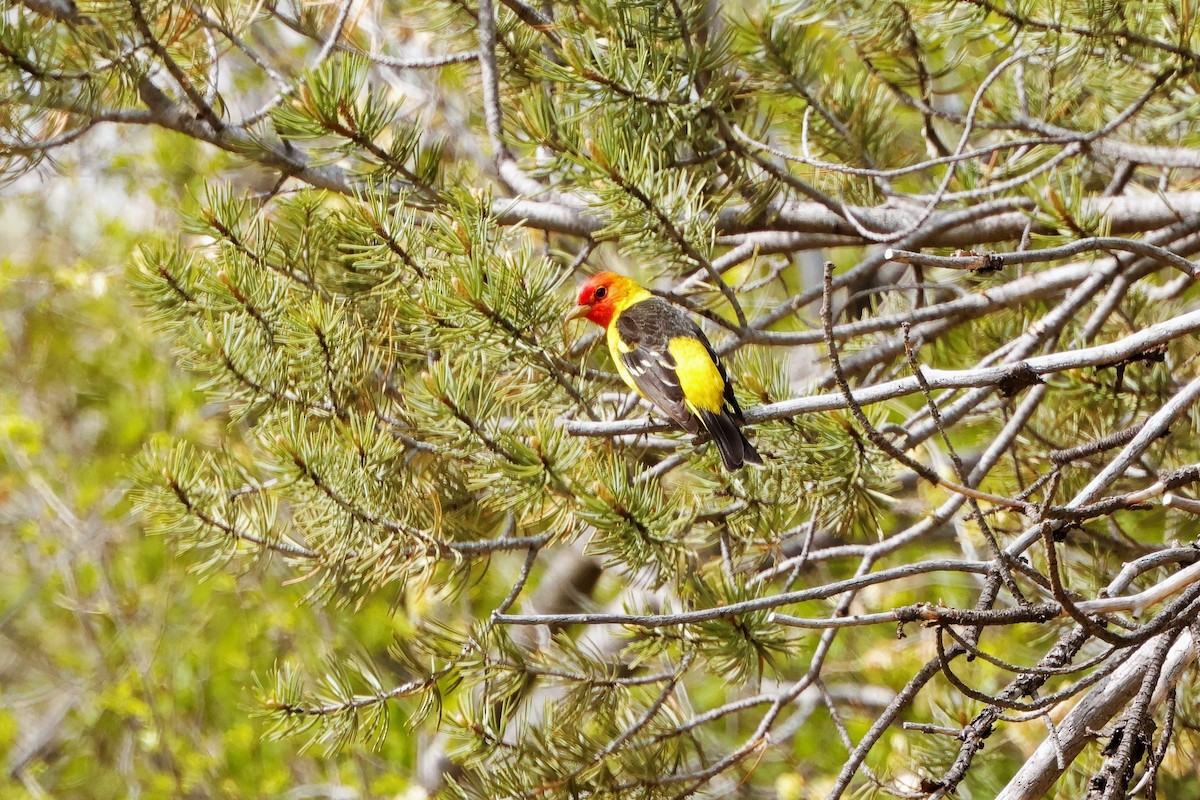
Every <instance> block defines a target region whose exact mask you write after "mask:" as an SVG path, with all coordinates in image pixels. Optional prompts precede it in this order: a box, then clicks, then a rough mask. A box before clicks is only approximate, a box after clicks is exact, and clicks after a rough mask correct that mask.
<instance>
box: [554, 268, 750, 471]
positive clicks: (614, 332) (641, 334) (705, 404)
mask: <svg viewBox="0 0 1200 800" xmlns="http://www.w3.org/2000/svg"><path fill="white" fill-rule="evenodd" d="M577 302H578V305H579V307H578V308H576V309H574V310H573V311H571V313H570V314H568V315H567V320H572V319H580V318H586V319H589V320H591V321H592V322H594V323H596V324H597V325H599V326H600V327H602V328H604V330H605V332H606V334H607V338H608V350H609V352H610V353H612V359H613V361H614V362H615V363H616V365H617V372H618V373H620V375H621V377H622V378H623V379H624V380H625V382H626V383H627V384H629V386H630V387H631V388H632V389H633V390H634V391H636V392H637V393H638V394H640V395H641V396H642V397H644V398H646V399H647V400H649V401H650V402H651V403H653V404H654V405H656V406H658V407H659V408H660V409H662V410H663V411H664V412H666V414H667V416H669V417H670V418H671V419H673V420H675V421H676V422H677V423H679V425H680V426H682V427H683V429H684V430H686V431H687V432H689V433H699V432H700V429H701V428H703V429H704V430H706V431H708V435H709V436H711V437H712V440H713V441H714V442H716V444H717V450H718V451H720V453H721V461H722V462H724V464H725V469H727V470H735V469H738V468H740V467H741V466H742V464H743V463H746V462H749V463H751V464H762V457H761V456H759V454H758V451H757V450H755V449H754V445H752V444H750V442H749V441H748V440H747V439H746V437H745V436H743V435H742V432H741V430H740V428H741V426H742V425H743V424H744V423H745V420H744V419H743V418H742V410H741V408H739V407H738V402H737V399H736V398H735V397H734V396H733V385H732V384H731V382H730V380H729V376H728V375H727V374H726V372H725V368H724V367H723V366H722V365H721V361H720V359H718V358H717V354H716V353H715V352H713V348H712V345H711V344H709V341H708V338H707V337H706V336H705V335H704V332H703V331H701V330H700V328H699V326H697V325H696V323H695V322H692V320H691V319H690V318H689V317H688V316H687V315H686V314H684V313H683V312H682V311H681V310H679V309H678V308H676V307H675V306H673V305H671V304H670V303H668V302H667V301H666V300H663V299H662V298H661V297H655V296H654V295H652V294H650V292H648V291H646V290H645V289H644V288H642V287H641V286H639V285H638V284H637V282H636V281H633V280H632V279H630V278H626V277H624V276H622V275H617V274H615V273H612V272H601V273H600V274H599V275H596V276H594V277H592V278H590V279H588V281H587V283H585V284H584V285H583V288H582V289H581V290H580V292H579V300H578V301H577Z"/></svg>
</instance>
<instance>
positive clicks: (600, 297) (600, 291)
mask: <svg viewBox="0 0 1200 800" xmlns="http://www.w3.org/2000/svg"><path fill="white" fill-rule="evenodd" d="M606 294H608V289H606V288H604V287H603V286H601V287H600V288H599V289H597V290H596V294H595V298H596V299H597V300H603V299H604V295H606Z"/></svg>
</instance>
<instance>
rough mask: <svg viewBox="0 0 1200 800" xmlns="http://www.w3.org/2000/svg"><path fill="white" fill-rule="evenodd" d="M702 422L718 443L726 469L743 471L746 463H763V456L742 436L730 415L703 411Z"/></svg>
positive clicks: (701, 413)
mask: <svg viewBox="0 0 1200 800" xmlns="http://www.w3.org/2000/svg"><path fill="white" fill-rule="evenodd" d="M700 421H701V422H702V423H704V428H705V430H707V431H708V434H709V436H711V437H712V440H713V441H714V442H716V445H717V450H718V451H719V452H720V453H721V461H722V462H724V464H725V469H727V470H729V471H730V472H733V471H734V470H735V469H741V466H742V464H744V463H750V464H759V465H761V464H762V463H763V462H762V456H760V455H759V454H758V451H757V450H755V449H754V445H752V444H750V440H749V439H747V438H746V437H745V436H744V435H742V431H741V430H740V429H739V428H738V425H737V423H736V422H735V421H734V420H733V417H731V416H730V415H729V414H727V413H725V412H723V411H722V412H720V413H716V414H714V413H713V412H711V411H701V412H700Z"/></svg>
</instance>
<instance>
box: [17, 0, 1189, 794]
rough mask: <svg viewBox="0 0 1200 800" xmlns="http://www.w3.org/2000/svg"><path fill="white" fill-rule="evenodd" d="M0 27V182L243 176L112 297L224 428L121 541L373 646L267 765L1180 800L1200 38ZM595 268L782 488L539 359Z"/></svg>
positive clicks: (1056, 20)
mask: <svg viewBox="0 0 1200 800" xmlns="http://www.w3.org/2000/svg"><path fill="white" fill-rule="evenodd" d="M0 20H2V24H3V28H2V29H0V75H2V76H3V77H2V80H3V82H4V83H3V90H2V91H3V95H4V96H5V97H7V98H8V99H7V100H6V101H5V102H4V103H3V104H2V105H0V131H2V136H3V139H2V141H0V157H3V159H4V161H3V163H4V165H5V167H6V169H7V173H8V174H11V175H15V174H19V173H20V172H22V171H24V170H29V169H32V168H35V167H38V166H39V165H41V164H43V163H45V162H46V161H47V160H48V159H52V157H53V154H54V152H55V150H56V149H57V148H60V147H64V146H68V145H71V144H72V143H73V142H75V141H76V140H79V139H81V138H83V137H85V136H86V135H87V134H88V133H89V132H90V131H92V130H93V129H96V128H98V127H101V126H123V129H126V130H128V129H133V128H135V127H136V126H151V127H155V128H161V129H166V130H171V131H175V132H177V133H178V134H179V135H181V136H183V137H188V138H190V139H194V140H197V141H200V142H204V143H207V144H208V145H211V146H212V147H213V148H216V149H219V150H224V151H228V152H229V153H232V154H233V155H234V156H235V157H236V159H237V160H238V163H239V164H241V165H243V166H242V168H241V169H239V170H238V171H236V172H233V173H231V174H229V175H221V176H214V178H213V180H212V183H211V188H210V191H209V193H208V194H207V196H206V198H205V202H204V203H203V211H202V213H199V214H196V215H190V216H188V217H187V218H185V219H182V220H180V222H179V224H178V227H177V229H176V230H173V231H168V232H165V233H164V236H163V237H162V239H161V240H159V241H155V242H148V243H147V244H146V245H145V246H144V247H143V248H142V250H141V252H140V256H139V257H138V258H137V260H136V263H135V264H133V265H132V266H131V269H130V274H131V276H132V280H133V281H134V282H135V283H136V285H137V288H138V292H139V296H140V297H141V298H142V299H143V302H144V304H145V309H146V314H147V316H148V318H149V319H151V320H153V322H154V324H155V325H157V326H158V328H159V329H160V330H161V331H162V332H163V334H164V335H165V336H166V337H168V338H169V340H170V341H171V342H172V343H173V345H174V346H175V348H176V350H177V353H178V358H179V362H180V363H181V364H182V365H183V366H185V367H186V368H187V369H189V370H190V371H192V372H194V373H195V374H196V375H197V376H200V377H201V378H202V379H203V380H204V385H205V387H206V389H207V391H208V392H209V393H210V396H211V398H212V401H213V402H214V403H216V404H219V407H220V408H221V409H222V410H223V413H226V414H227V415H228V420H229V424H228V428H227V433H226V434H225V436H224V437H223V439H222V441H220V442H218V443H203V442H189V441H186V440H179V441H175V442H174V443H171V444H169V445H166V446H155V447H152V448H149V449H148V450H147V452H146V453H145V455H144V457H143V459H142V460H141V463H140V464H139V466H138V468H137V473H138V479H137V481H138V483H137V486H138V488H137V495H136V496H137V502H138V505H139V507H140V509H141V511H142V513H143V515H144V520H145V524H146V526H147V528H148V530H150V531H151V532H154V533H157V534H162V535H163V536H164V537H166V538H167V539H168V540H169V541H170V542H171V543H172V544H173V545H174V546H176V547H178V548H181V549H183V550H187V551H192V552H193V553H194V558H195V562H194V563H196V564H197V565H198V566H200V567H202V568H203V569H207V570H220V569H240V568H241V565H242V564H243V563H244V562H257V561H266V560H269V561H270V562H272V569H271V570H268V571H266V572H264V573H262V574H263V580H294V581H301V582H303V585H304V586H305V587H307V589H308V594H307V602H311V603H314V604H317V603H320V604H327V605H329V606H331V607H335V608H340V609H344V610H345V611H344V613H346V614H353V611H354V609H355V608H356V607H357V606H358V605H359V604H361V603H363V602H365V601H366V600H367V599H368V598H378V597H384V598H387V600H388V602H390V603H392V604H393V605H394V609H395V612H394V614H395V619H396V626H397V634H396V636H395V640H394V643H393V645H392V647H391V648H390V649H389V650H388V651H387V652H386V653H383V652H362V653H346V652H337V653H334V654H332V655H331V657H330V659H329V661H328V663H326V664H324V665H312V664H307V665H301V664H288V665H284V666H281V667H280V669H279V671H278V672H277V674H275V675H271V676H258V679H259V680H260V683H261V695H262V697H261V711H262V714H263V715H264V716H265V718H266V720H267V727H268V729H269V731H270V732H271V733H272V734H274V735H280V736H297V735H298V736H300V737H301V738H300V739H299V740H298V741H297V745H298V746H299V744H302V743H304V742H313V741H315V742H317V743H320V744H322V745H326V746H329V747H337V746H339V745H342V744H345V743H347V742H351V741H367V742H375V743H377V742H380V741H382V740H383V739H384V737H387V736H414V735H415V736H419V737H421V741H422V743H423V744H422V746H423V749H424V755H423V759H424V763H423V764H422V766H421V768H422V770H424V772H425V773H426V774H427V776H428V777H427V778H425V779H424V783H425V785H426V786H428V787H435V786H436V787H439V788H442V789H444V790H445V791H446V792H447V794H448V795H450V796H462V797H481V798H491V797H564V798H565V797H581V796H587V797H597V796H599V797H609V796H611V797H647V798H649V797H682V796H688V795H690V794H695V793H701V794H705V795H711V796H714V797H718V796H729V795H733V794H738V793H741V794H745V795H747V796H750V795H755V794H758V793H763V792H769V791H771V790H774V791H776V792H778V793H779V794H780V796H785V797H808V796H814V797H816V796H823V797H830V798H836V797H841V796H849V794H850V793H852V792H856V791H861V792H863V793H866V794H878V795H886V796H899V797H942V796H947V795H949V794H951V793H953V792H960V793H962V794H963V796H966V795H971V796H1000V797H1004V798H1009V799H1010V800H1013V799H1015V798H1034V797H1040V796H1043V795H1044V794H1045V792H1046V791H1048V790H1049V788H1050V786H1051V785H1053V783H1054V782H1055V781H1056V780H1058V779H1059V777H1060V776H1061V775H1063V773H1064V772H1065V773H1066V777H1064V778H1063V779H1062V785H1063V786H1064V787H1067V788H1064V791H1066V792H1068V793H1070V794H1071V796H1082V795H1084V794H1086V795H1087V796H1088V797H1095V798H1110V797H1125V796H1130V795H1131V794H1132V793H1133V792H1134V791H1135V787H1138V786H1140V787H1147V786H1148V787H1149V789H1148V790H1146V794H1153V789H1154V787H1155V786H1160V787H1164V791H1166V792H1167V793H1168V795H1170V796H1176V795H1179V794H1180V793H1184V794H1186V792H1187V791H1188V788H1189V787H1190V789H1191V791H1195V788H1196V783H1195V778H1194V776H1192V774H1191V773H1192V768H1191V765H1190V762H1191V759H1190V756H1189V754H1190V753H1191V752H1192V750H1194V748H1195V746H1196V737H1195V733H1194V725H1193V724H1192V721H1193V720H1194V718H1195V714H1196V711H1195V708H1194V703H1193V702H1192V701H1191V700H1190V698H1189V697H1188V696H1187V693H1186V691H1180V690H1179V689H1178V688H1177V684H1178V683H1179V682H1180V681H1181V680H1186V681H1189V682H1190V681H1191V680H1193V676H1192V674H1191V673H1184V668H1185V667H1187V666H1189V665H1191V664H1192V663H1194V660H1195V652H1196V649H1195V641H1194V635H1195V633H1194V631H1195V623H1196V620H1197V614H1198V612H1200V581H1197V580H1196V578H1197V577H1200V566H1197V565H1196V562H1197V561H1198V560H1200V552H1198V551H1197V550H1196V548H1195V546H1194V542H1195V537H1194V536H1193V535H1192V534H1191V532H1190V523H1191V521H1192V516H1193V515H1194V514H1195V513H1197V511H1198V510H1200V504H1198V503H1197V501H1195V500H1192V499H1190V498H1189V497H1188V493H1189V492H1190V491H1192V484H1194V483H1195V482H1196V480H1197V479H1198V478H1200V467H1198V466H1197V464H1200V448H1198V447H1197V445H1196V444H1195V441H1196V436H1195V432H1196V431H1195V429H1196V423H1195V416H1194V415H1193V414H1192V411H1191V406H1192V403H1193V401H1194V399H1195V398H1196V397H1197V395H1198V394H1200V375H1198V374H1197V370H1196V364H1197V358H1196V357H1197V355H1198V354H1200V348H1198V347H1197V346H1196V344H1195V336H1194V335H1193V334H1194V333H1195V332H1196V331H1198V330H1200V310H1197V308H1196V306H1195V305H1194V304H1195V302H1196V297H1197V294H1196V291H1195V290H1194V288H1193V284H1194V283H1195V281H1196V278H1197V274H1198V273H1197V267H1196V265H1195V263H1194V262H1193V261H1191V260H1190V258H1191V256H1193V255H1194V254H1195V253H1197V252H1200V193H1198V192H1195V191H1193V182H1194V180H1195V175H1196V172H1195V170H1196V169H1197V168H1200V150H1197V149H1196V148H1197V145H1198V142H1197V128H1196V126H1195V124H1194V122H1193V120H1194V119H1195V115H1196V113H1197V108H1196V93H1197V86H1196V65H1197V63H1200V25H1198V24H1197V21H1196V20H1195V19H1194V14H1193V9H1192V6H1191V4H1190V3H1188V2H1176V1H1175V0H1172V1H1171V2H1166V1H1164V2H1144V3H1117V2H1111V3H1099V2H1092V1H1091V0H1061V1H1057V2H1049V1H1048V0H1047V1H1045V2H1034V1H1032V0H1030V1H1028V2H1009V1H1008V0H997V1H996V2H991V0H953V1H952V2H946V0H936V1H935V0H906V2H896V3H874V2H847V1H846V0H841V1H840V2H832V0H809V1H808V2H799V3H793V4H769V3H764V4H736V3H729V4H716V3H703V2H691V1H690V0H672V2H669V3H662V4H660V3H637V2H620V3H608V2H595V1H594V0H585V2H580V3H551V2H548V3H546V4H544V5H541V6H536V7H535V6H532V5H527V4H526V3H524V2H523V0H503V2H502V3H501V4H500V5H499V6H498V7H494V6H493V4H492V2H491V0H480V2H479V3H478V5H475V4H467V3H462V2H459V0H428V1H427V2H422V3H420V4H418V5H414V6H409V5H407V4H400V3H388V2H375V3H372V2H356V0H339V2H335V3H330V2H304V1H302V0H291V1H290V2H271V3H265V4H263V3H249V2H237V1H236V0H203V2H188V3H177V2H163V1H162V0H95V2H78V3H75V2H71V0H36V1H35V0H23V2H21V3H19V4H18V5H16V6H13V7H8V8H6V9H5V11H4V12H3V16H2V17H0ZM826 259H828V260H826ZM822 264H824V266H823V267H822ZM600 269H614V270H617V271H620V272H624V273H627V274H631V275H633V276H635V277H637V278H639V279H640V280H641V281H642V282H644V283H646V284H647V285H650V286H652V287H654V290H655V292H656V293H658V294H661V295H662V296H664V297H666V298H668V299H670V300H671V301H673V302H675V303H677V304H679V305H681V306H683V307H685V308H687V309H689V310H690V311H691V312H692V313H693V314H694V315H695V316H696V317H697V318H698V319H700V320H702V322H703V324H704V327H705V329H706V331H707V332H708V334H709V337H710V338H711V339H712V340H713V342H714V344H715V345H716V347H717V349H718V350H719V351H720V353H721V354H722V357H723V358H724V360H725V362H726V363H727V364H728V365H729V368H730V373H731V375H732V376H733V378H734V380H735V382H736V390H737V392H738V398H739V401H740V402H741V405H742V406H743V407H744V408H746V409H747V414H746V416H747V419H748V421H749V423H750V426H749V428H748V431H749V432H750V435H751V436H752V438H753V439H754V441H755V443H756V446H757V447H758V449H759V451H760V452H761V453H762V454H763V456H764V459H765V461H766V465H765V467H764V468H762V469H747V470H743V471H741V472H737V473H732V474H731V473H727V472H725V471H723V470H722V468H721V465H720V459H719V457H718V455H717V453H716V451H715V449H714V448H713V447H712V446H711V445H710V444H709V443H708V442H706V441H704V440H703V438H702V437H701V438H695V437H692V436H689V435H685V434H683V433H682V432H680V431H678V430H676V429H674V428H673V427H672V426H671V425H670V424H668V423H667V422H666V421H664V420H663V419H661V418H660V416H658V415H655V414H654V412H653V411H652V410H650V409H648V408H647V407H645V406H643V405H640V404H639V403H637V402H636V401H635V398H633V397H631V396H630V394H629V393H628V392H627V391H626V387H625V386H624V384H622V383H621V381H620V379H619V378H618V377H617V376H616V374H615V373H614V372H613V371H612V365H611V362H610V361H609V360H608V356H607V354H606V353H605V352H604V349H605V348H604V347H603V344H602V342H601V340H600V338H599V337H598V336H597V335H596V333H595V332H594V331H589V330H584V329H583V328H564V326H563V324H562V323H561V319H562V316H563V314H564V313H565V312H566V311H567V310H569V308H570V307H571V305H572V302H573V291H574V289H575V287H576V286H577V284H578V282H579V281H580V280H581V278H582V276H584V275H585V274H588V273H591V272H595V271H598V270H600ZM296 635H298V636H313V637H316V636H319V635H320V633H319V632H318V631H297V632H296ZM1185 674H1186V676H1187V677H1182V676H1184V675H1185ZM254 679H255V676H250V675H248V676H247V682H248V683H249V682H251V681H253V680H254ZM393 723H398V724H399V725H401V726H402V727H403V729H404V730H402V731H396V730H394V727H395V725H394V724H393ZM985 743H986V744H987V746H988V748H989V753H990V754H991V755H992V758H991V759H989V760H988V762H987V763H984V760H983V759H981V758H980V751H981V749H982V748H983V747H984V745H985ZM996 753H999V754H1000V757H999V758H997V757H996V755H995V754H996ZM1165 787H1171V788H1170V789H1169V790H1168V789H1167V788H1165Z"/></svg>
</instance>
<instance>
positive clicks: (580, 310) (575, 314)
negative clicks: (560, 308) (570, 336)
mask: <svg viewBox="0 0 1200 800" xmlns="http://www.w3.org/2000/svg"><path fill="white" fill-rule="evenodd" d="M591 310H592V307H591V306H576V307H575V308H573V309H571V310H570V311H569V312H567V315H566V316H565V317H563V325H566V324H567V323H568V322H573V321H575V320H577V319H583V318H584V317H586V316H587V315H588V312H589V311H591Z"/></svg>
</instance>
